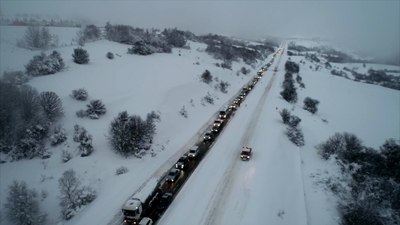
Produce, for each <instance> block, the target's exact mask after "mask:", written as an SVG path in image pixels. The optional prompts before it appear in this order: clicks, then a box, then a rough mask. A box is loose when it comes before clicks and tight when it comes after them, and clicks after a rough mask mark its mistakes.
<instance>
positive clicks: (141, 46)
mask: <svg viewBox="0 0 400 225" xmlns="http://www.w3.org/2000/svg"><path fill="white" fill-rule="evenodd" d="M153 53H154V51H153V50H152V49H151V48H150V47H149V46H148V44H146V43H145V42H144V41H137V42H135V43H134V44H133V46H132V47H131V48H128V54H137V55H151V54H153Z"/></svg>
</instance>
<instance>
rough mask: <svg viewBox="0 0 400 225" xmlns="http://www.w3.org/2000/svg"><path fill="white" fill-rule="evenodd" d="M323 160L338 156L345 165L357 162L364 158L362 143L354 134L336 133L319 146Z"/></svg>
mask: <svg viewBox="0 0 400 225" xmlns="http://www.w3.org/2000/svg"><path fill="white" fill-rule="evenodd" d="M317 148H318V149H319V154H320V155H321V157H322V158H323V159H328V158H329V157H330V156H331V155H333V154H336V155H337V157H338V159H340V160H342V161H343V162H345V163H352V162H357V161H359V160H360V159H361V158H362V155H363V153H362V150H363V146H362V142H361V140H360V139H358V138H357V136H355V135H354V134H349V133H343V134H340V133H335V134H334V135H333V136H332V137H330V138H328V140H327V141H326V142H324V143H322V144H320V145H318V146H317Z"/></svg>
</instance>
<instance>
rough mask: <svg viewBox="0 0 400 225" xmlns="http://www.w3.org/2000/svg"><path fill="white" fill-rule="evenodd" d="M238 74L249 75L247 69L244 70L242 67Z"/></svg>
mask: <svg viewBox="0 0 400 225" xmlns="http://www.w3.org/2000/svg"><path fill="white" fill-rule="evenodd" d="M240 72H241V73H242V74H244V75H247V74H248V73H250V70H249V69H246V67H244V66H243V67H242V68H241V69H240Z"/></svg>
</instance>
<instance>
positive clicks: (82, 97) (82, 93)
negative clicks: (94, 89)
mask: <svg viewBox="0 0 400 225" xmlns="http://www.w3.org/2000/svg"><path fill="white" fill-rule="evenodd" d="M71 97H72V98H74V99H76V100H79V101H86V99H87V98H88V92H87V91H86V90H85V89H84V88H80V89H76V90H72V94H71Z"/></svg>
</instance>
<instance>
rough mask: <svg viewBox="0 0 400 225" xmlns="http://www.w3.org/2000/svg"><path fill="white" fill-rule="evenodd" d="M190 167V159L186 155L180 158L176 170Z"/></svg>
mask: <svg viewBox="0 0 400 225" xmlns="http://www.w3.org/2000/svg"><path fill="white" fill-rule="evenodd" d="M188 165H189V159H188V157H187V156H186V155H184V156H182V157H180V158H179V160H178V162H176V163H175V168H177V169H180V170H184V169H186V168H187V167H188Z"/></svg>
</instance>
